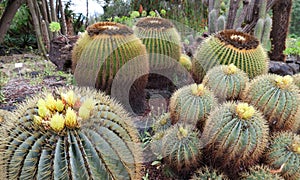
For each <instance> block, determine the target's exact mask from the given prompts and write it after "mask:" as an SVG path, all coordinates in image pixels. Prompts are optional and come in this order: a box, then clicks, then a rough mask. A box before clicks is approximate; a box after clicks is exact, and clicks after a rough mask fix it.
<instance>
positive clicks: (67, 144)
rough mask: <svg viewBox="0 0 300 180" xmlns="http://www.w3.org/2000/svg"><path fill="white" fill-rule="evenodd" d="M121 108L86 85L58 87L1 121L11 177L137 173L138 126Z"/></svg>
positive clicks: (127, 176)
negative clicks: (133, 124) (135, 125)
mask: <svg viewBox="0 0 300 180" xmlns="http://www.w3.org/2000/svg"><path fill="white" fill-rule="evenodd" d="M132 127H133V126H132V124H131V119H130V118H129V116H128V115H127V113H126V112H125V111H124V110H123V108H122V107H121V106H120V105H119V104H118V103H116V102H114V101H113V100H111V99H110V98H109V97H108V96H105V95H104V94H103V93H100V92H97V91H95V90H89V89H87V88H72V89H60V90H56V91H55V92H54V93H52V94H50V93H49V94H47V95H45V94H42V95H39V96H36V97H34V98H33V99H31V100H28V101H27V102H26V103H25V104H23V105H22V106H20V107H19V108H18V110H17V111H16V112H14V116H13V117H11V118H10V119H9V121H5V123H4V124H2V127H1V131H4V130H6V131H8V132H9V135H7V136H5V137H4V136H2V137H1V139H0V141H1V143H0V144H1V145H4V146H6V149H4V150H3V151H1V160H0V162H1V164H0V165H1V168H0V169H2V170H3V171H4V172H5V177H6V178H7V179H139V178H140V175H141V165H140V163H141V161H140V160H141V156H140V153H139V148H138V144H137V143H138V142H139V141H138V132H137V130H136V129H134V128H132Z"/></svg>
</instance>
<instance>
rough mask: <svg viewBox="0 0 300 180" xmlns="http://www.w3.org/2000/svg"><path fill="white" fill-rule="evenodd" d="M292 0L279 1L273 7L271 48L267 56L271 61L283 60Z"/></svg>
mask: <svg viewBox="0 0 300 180" xmlns="http://www.w3.org/2000/svg"><path fill="white" fill-rule="evenodd" d="M292 4H293V1H292V0H284V1H279V2H278V3H277V4H275V6H274V7H273V27H272V31H271V35H270V37H271V42H272V49H271V52H270V53H269V57H270V59H271V60H273V61H285V58H286V56H285V55H284V54H283V51H284V50H285V41H286V38H287V35H288V30H289V23H290V16H291V10H292Z"/></svg>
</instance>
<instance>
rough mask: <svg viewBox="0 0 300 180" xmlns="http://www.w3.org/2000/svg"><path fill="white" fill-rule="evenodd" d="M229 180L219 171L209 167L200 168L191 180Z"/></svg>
mask: <svg viewBox="0 0 300 180" xmlns="http://www.w3.org/2000/svg"><path fill="white" fill-rule="evenodd" d="M204 179H210V180H228V177H227V176H226V175H224V174H223V173H220V172H219V171H217V170H215V169H212V168H209V167H207V166H205V167H202V168H199V169H197V170H196V172H194V174H193V176H192V177H191V180H204Z"/></svg>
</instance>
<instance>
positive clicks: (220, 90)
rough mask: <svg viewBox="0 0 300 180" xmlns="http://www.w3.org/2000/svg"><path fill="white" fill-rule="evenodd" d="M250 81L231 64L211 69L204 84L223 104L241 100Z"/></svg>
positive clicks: (205, 77)
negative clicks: (226, 101)
mask: <svg viewBox="0 0 300 180" xmlns="http://www.w3.org/2000/svg"><path fill="white" fill-rule="evenodd" d="M248 81H249V79H248V77H247V74H246V73H245V72H244V71H242V70H240V69H238V68H237V67H236V66H235V65H233V64H230V65H219V66H215V67H213V68H212V69H210V70H209V71H208V72H207V74H206V75H205V76H204V79H203V84H204V85H205V86H206V87H208V88H209V89H210V90H211V91H213V93H214V94H215V96H216V97H217V98H218V99H219V101H220V102H223V101H225V100H238V99H240V97H241V95H242V92H243V90H244V89H245V88H246V83H248Z"/></svg>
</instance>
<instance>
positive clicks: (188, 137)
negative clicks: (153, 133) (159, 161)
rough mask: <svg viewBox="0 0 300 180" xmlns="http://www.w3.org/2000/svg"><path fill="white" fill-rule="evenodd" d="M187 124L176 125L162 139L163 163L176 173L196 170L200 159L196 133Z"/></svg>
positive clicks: (198, 140)
mask: <svg viewBox="0 0 300 180" xmlns="http://www.w3.org/2000/svg"><path fill="white" fill-rule="evenodd" d="M193 129H194V127H193V126H191V125H188V124H182V123H179V124H176V125H174V126H173V127H172V128H170V129H169V130H168V131H166V133H165V136H164V137H163V139H162V157H163V158H164V162H165V163H166V164H167V165H169V166H170V167H173V168H175V170H176V171H178V172H180V171H189V170H191V169H193V168H196V167H197V166H198V164H199V159H200V158H201V151H200V149H201V143H200V138H199V133H198V131H195V130H193Z"/></svg>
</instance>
